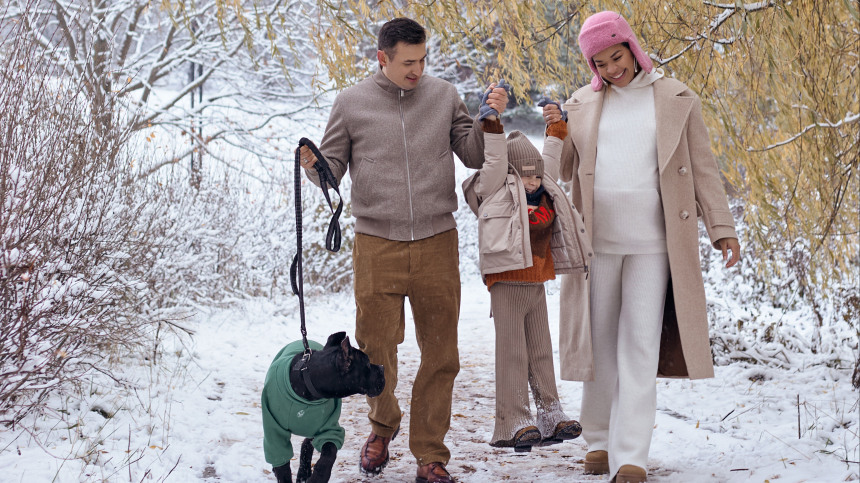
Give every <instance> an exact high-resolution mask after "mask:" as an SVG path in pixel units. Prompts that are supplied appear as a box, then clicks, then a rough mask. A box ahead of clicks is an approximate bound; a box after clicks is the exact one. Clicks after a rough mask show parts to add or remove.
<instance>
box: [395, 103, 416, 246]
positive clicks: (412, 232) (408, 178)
mask: <svg viewBox="0 0 860 483" xmlns="http://www.w3.org/2000/svg"><path fill="white" fill-rule="evenodd" d="M397 106H398V107H399V108H400V127H401V128H402V129H403V152H404V153H405V155H406V187H407V188H408V190H409V230H410V235H409V237H410V239H411V240H415V215H414V213H413V212H412V176H411V175H410V174H409V148H408V147H407V145H406V121H404V120H403V89H400V96H398V97H397Z"/></svg>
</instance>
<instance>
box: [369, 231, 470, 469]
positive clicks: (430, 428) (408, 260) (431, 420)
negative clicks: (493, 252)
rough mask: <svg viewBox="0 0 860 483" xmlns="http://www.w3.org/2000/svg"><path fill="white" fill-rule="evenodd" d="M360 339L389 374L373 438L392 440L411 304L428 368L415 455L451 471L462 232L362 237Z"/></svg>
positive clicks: (415, 422) (421, 372) (419, 384)
mask: <svg viewBox="0 0 860 483" xmlns="http://www.w3.org/2000/svg"><path fill="white" fill-rule="evenodd" d="M352 263H353V270H354V273H355V305H356V316H355V339H356V341H357V342H358V346H359V348H360V349H361V350H363V351H364V352H365V353H366V354H367V355H368V356H369V357H370V362H371V363H373V364H382V365H383V366H385V390H384V391H383V392H382V394H381V395H379V396H377V397H375V398H367V403H368V404H369V405H370V414H369V418H370V423H371V427H372V429H373V432H374V433H375V434H377V435H379V436H383V437H390V436H391V435H392V434H393V433H394V431H396V430H397V429H398V428H399V427H400V416H401V412H400V405H399V404H398V402H397V397H395V395H394V388H395V387H396V386H397V345H398V344H400V343H402V342H403V338H404V329H405V325H406V318H405V308H404V307H405V305H404V301H405V297H409V304H410V305H411V307H412V316H413V318H414V319H415V335H416V338H417V340H418V348H419V349H420V350H421V365H420V367H419V368H418V373H417V375H416V376H415V381H414V383H413V385H412V404H411V414H410V418H411V419H410V425H409V450H410V451H411V452H412V455H413V456H415V458H416V459H417V460H418V464H419V465H426V464H428V463H433V462H440V463H444V464H447V463H448V460H449V459H450V458H451V452H450V451H449V450H448V448H447V447H446V446H445V444H444V442H443V441H444V439H445V434H446V433H447V432H448V429H449V427H450V425H451V398H452V394H453V391H454V379H455V378H456V377H457V373H458V372H459V371H460V358H459V352H458V350H457V323H458V319H459V316H460V261H459V249H458V244H457V230H449V231H446V232H443V233H440V234H438V235H435V236H432V237H430V238H425V239H422V240H416V241H391V240H386V239H384V238H379V237H374V236H370V235H364V234H360V233H359V234H356V236H355V245H354V249H353V259H352Z"/></svg>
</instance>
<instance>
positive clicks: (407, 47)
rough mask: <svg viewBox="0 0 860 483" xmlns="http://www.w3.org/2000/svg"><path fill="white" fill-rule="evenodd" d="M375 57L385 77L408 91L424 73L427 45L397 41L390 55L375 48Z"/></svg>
mask: <svg viewBox="0 0 860 483" xmlns="http://www.w3.org/2000/svg"><path fill="white" fill-rule="evenodd" d="M376 58H377V60H379V64H380V65H381V66H382V73H383V74H385V77H388V80H390V81H391V82H393V83H394V84H395V85H396V86H397V87H399V88H401V89H404V90H407V91H408V90H410V89H414V88H415V87H416V86H417V85H418V80H419V79H421V74H423V73H424V61H425V59H427V46H426V45H425V44H407V43H406V42H397V44H396V45H395V46H394V50H393V51H392V55H391V56H389V55H388V54H386V53H385V51H383V50H377V51H376Z"/></svg>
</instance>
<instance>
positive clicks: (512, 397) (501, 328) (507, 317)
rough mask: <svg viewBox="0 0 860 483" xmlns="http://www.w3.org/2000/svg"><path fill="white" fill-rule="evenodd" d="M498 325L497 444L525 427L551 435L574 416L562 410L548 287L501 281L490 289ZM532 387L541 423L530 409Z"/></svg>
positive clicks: (495, 437)
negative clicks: (548, 311)
mask: <svg viewBox="0 0 860 483" xmlns="http://www.w3.org/2000/svg"><path fill="white" fill-rule="evenodd" d="M490 297H491V305H492V308H493V321H494V323H495V325H496V424H495V431H494V433H493V439H492V442H494V443H495V442H498V441H507V440H510V439H511V438H513V437H514V435H515V433H516V432H517V431H518V430H520V429H522V428H524V427H526V426H537V428H538V429H539V430H540V432H541V435H542V436H543V437H544V438H546V437H549V436H552V434H553V431H554V430H555V427H556V425H557V424H558V423H560V422H562V421H567V420H568V419H569V418H568V417H567V415H565V414H564V411H562V410H561V405H560V404H559V401H558V390H557V389H556V387H555V369H554V368H553V364H552V339H551V338H550V333H549V319H548V317H547V309H546V291H545V290H544V286H543V284H542V283H541V284H528V285H516V284H508V283H504V282H496V283H494V284H493V285H492V286H491V287H490ZM529 386H531V389H532V395H533V397H534V401H535V407H536V408H537V423H535V419H534V418H533V417H532V415H531V411H530V409H529Z"/></svg>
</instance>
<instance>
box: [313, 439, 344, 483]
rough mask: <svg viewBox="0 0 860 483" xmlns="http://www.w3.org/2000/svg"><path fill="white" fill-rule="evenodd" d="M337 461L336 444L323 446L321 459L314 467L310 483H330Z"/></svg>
mask: <svg viewBox="0 0 860 483" xmlns="http://www.w3.org/2000/svg"><path fill="white" fill-rule="evenodd" d="M336 459H337V447H335V445H334V443H331V442H328V443H326V444H324V445H323V447H322V451H321V452H320V458H319V459H318V460H317V464H315V465H314V474H313V476H311V479H310V480H308V483H328V480H329V478H331V469H332V467H333V466H334V462H335V460H336Z"/></svg>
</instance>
